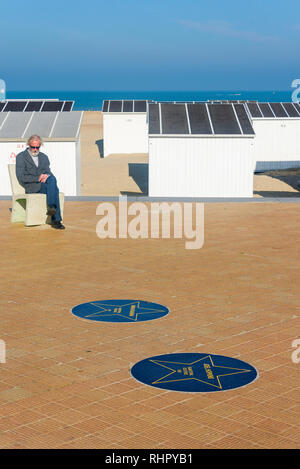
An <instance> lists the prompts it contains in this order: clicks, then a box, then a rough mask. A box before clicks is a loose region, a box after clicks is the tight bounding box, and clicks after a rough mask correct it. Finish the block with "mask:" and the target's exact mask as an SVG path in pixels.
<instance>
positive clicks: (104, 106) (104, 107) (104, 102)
mask: <svg viewBox="0 0 300 469" xmlns="http://www.w3.org/2000/svg"><path fill="white" fill-rule="evenodd" d="M108 104H109V101H107V100H105V101H103V104H102V111H103V112H107V111H108Z"/></svg>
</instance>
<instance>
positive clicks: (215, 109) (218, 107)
mask: <svg viewBox="0 0 300 469" xmlns="http://www.w3.org/2000/svg"><path fill="white" fill-rule="evenodd" d="M208 107H209V112H210V117H211V122H212V126H213V129H214V133H215V134H219V135H226V134H231V135H235V134H241V133H242V132H241V129H240V127H239V124H238V121H237V119H236V117H235V114H234V110H233V107H232V106H231V105H230V104H208Z"/></svg>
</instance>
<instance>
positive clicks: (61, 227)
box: [51, 221, 65, 230]
mask: <svg viewBox="0 0 300 469" xmlns="http://www.w3.org/2000/svg"><path fill="white" fill-rule="evenodd" d="M51 226H52V228H55V229H56V230H64V229H65V227H64V225H63V224H62V222H61V221H53V222H52V224H51Z"/></svg>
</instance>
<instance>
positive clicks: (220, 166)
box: [102, 100, 300, 198]
mask: <svg viewBox="0 0 300 469" xmlns="http://www.w3.org/2000/svg"><path fill="white" fill-rule="evenodd" d="M102 111H103V138H104V157H106V156H108V155H109V154H113V153H119V154H122V153H127V154H130V153H149V173H148V174H149V194H148V195H149V196H151V197H216V198H217V197H253V173H254V172H255V171H266V170H272V169H284V168H290V167H297V166H300V106H299V104H295V103H258V102H256V101H244V102H234V101H232V102H201V103H200V102H184V103H179V102H172V103H171V102H154V101H146V100H145V101H130V100H114V101H104V102H103V108H102Z"/></svg>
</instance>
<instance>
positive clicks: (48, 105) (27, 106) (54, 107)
mask: <svg viewBox="0 0 300 469" xmlns="http://www.w3.org/2000/svg"><path fill="white" fill-rule="evenodd" d="M73 106H74V101H59V100H58V99H38V100H37V99H34V100H33V99H31V100H27V99H15V100H11V99H7V100H5V101H1V102H0V112H33V111H36V112H58V111H63V112H66V111H72V109H73Z"/></svg>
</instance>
